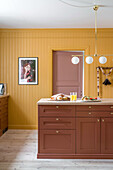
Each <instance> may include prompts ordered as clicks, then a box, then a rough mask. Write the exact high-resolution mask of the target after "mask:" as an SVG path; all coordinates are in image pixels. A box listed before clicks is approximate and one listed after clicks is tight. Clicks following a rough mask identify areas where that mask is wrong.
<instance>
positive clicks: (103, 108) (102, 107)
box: [76, 105, 113, 112]
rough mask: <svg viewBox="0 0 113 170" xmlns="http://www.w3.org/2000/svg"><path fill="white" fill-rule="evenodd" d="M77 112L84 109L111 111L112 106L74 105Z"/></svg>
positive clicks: (112, 109)
mask: <svg viewBox="0 0 113 170" xmlns="http://www.w3.org/2000/svg"><path fill="white" fill-rule="evenodd" d="M76 111H77V112H81V111H82V112H84V111H88V112H90V111H113V106H110V105H104V106H103V105H100V106H99V105H85V106H83V105H82V106H76Z"/></svg>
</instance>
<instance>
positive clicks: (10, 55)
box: [0, 29, 113, 128]
mask: <svg viewBox="0 0 113 170" xmlns="http://www.w3.org/2000/svg"><path fill="white" fill-rule="evenodd" d="M52 50H85V54H94V30H93V29H1V30H0V82H4V83H7V85H8V92H9V94H10V98H9V128H36V127H37V105H36V102H37V101H38V100H39V99H40V98H42V97H50V96H51V94H52ZM98 53H100V54H102V53H104V54H113V29H99V31H98ZM18 57H39V85H18ZM98 65H100V64H99V62H98V58H95V60H94V62H93V64H91V65H87V64H85V70H84V74H85V75H84V76H85V82H84V85H85V94H86V95H92V96H96V94H97V93H96V91H97V90H96V66H98ZM105 66H113V57H109V58H108V62H107V63H106V64H105ZM104 78H105V77H103V79H104ZM110 80H111V81H112V84H113V74H112V77H110ZM102 97H107V98H112V97H113V85H111V86H109V87H104V86H102Z"/></svg>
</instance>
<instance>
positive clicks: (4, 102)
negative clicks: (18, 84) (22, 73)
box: [0, 97, 8, 106]
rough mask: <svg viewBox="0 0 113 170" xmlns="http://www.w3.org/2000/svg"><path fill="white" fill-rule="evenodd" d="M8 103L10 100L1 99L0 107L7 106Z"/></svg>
mask: <svg viewBox="0 0 113 170" xmlns="http://www.w3.org/2000/svg"><path fill="white" fill-rule="evenodd" d="M7 103H8V98H7V97H4V98H1V99H0V106H2V105H6V104H7Z"/></svg>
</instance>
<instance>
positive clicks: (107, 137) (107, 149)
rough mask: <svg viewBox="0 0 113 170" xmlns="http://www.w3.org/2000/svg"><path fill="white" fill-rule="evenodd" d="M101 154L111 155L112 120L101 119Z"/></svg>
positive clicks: (112, 141) (112, 148) (112, 145)
mask: <svg viewBox="0 0 113 170" xmlns="http://www.w3.org/2000/svg"><path fill="white" fill-rule="evenodd" d="M101 153H103V154H113V118H102V119H101Z"/></svg>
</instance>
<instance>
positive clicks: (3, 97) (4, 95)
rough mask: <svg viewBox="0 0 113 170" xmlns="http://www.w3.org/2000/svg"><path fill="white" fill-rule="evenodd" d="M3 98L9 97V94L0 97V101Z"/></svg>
mask: <svg viewBox="0 0 113 170" xmlns="http://www.w3.org/2000/svg"><path fill="white" fill-rule="evenodd" d="M4 97H9V94H6V95H0V99H1V98H4Z"/></svg>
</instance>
